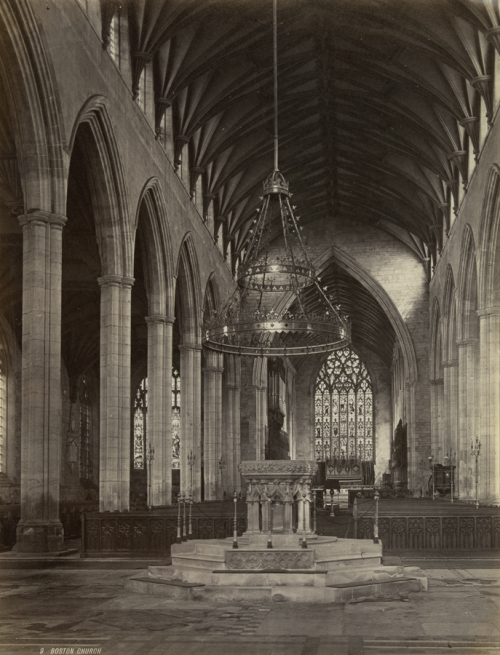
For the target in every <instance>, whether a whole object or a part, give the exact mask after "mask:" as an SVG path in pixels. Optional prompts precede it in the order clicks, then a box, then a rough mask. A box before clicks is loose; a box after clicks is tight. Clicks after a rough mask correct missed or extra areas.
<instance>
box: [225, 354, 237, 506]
mask: <svg viewBox="0 0 500 655" xmlns="http://www.w3.org/2000/svg"><path fill="white" fill-rule="evenodd" d="M225 364H226V366H225V386H224V403H223V412H224V418H225V424H224V433H223V436H224V437H225V438H226V441H225V446H224V451H225V453H226V456H225V459H226V465H227V468H226V477H225V483H226V484H225V485H224V489H225V490H226V492H227V493H228V494H231V493H233V491H237V492H239V491H241V477H240V474H239V469H238V467H239V464H240V462H241V445H240V442H241V434H240V387H241V361H240V358H239V357H238V356H237V355H227V356H226V359H225Z"/></svg>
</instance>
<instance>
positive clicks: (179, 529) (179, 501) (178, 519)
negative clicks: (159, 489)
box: [175, 494, 182, 544]
mask: <svg viewBox="0 0 500 655" xmlns="http://www.w3.org/2000/svg"><path fill="white" fill-rule="evenodd" d="M177 505H178V508H179V511H178V513H177V538H176V540H175V543H176V544H181V543H182V533H181V494H179V495H178V496H177Z"/></svg>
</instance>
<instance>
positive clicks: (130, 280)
mask: <svg viewBox="0 0 500 655" xmlns="http://www.w3.org/2000/svg"><path fill="white" fill-rule="evenodd" d="M134 282H135V278H134V277H128V276H126V275H124V276H123V277H122V287H130V288H132V287H133V286H134Z"/></svg>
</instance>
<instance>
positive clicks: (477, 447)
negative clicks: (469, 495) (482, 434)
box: [470, 437, 481, 509]
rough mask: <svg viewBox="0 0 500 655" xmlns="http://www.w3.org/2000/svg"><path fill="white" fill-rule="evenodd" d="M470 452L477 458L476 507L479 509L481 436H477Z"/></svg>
mask: <svg viewBox="0 0 500 655" xmlns="http://www.w3.org/2000/svg"><path fill="white" fill-rule="evenodd" d="M470 454H471V456H472V457H474V459H475V460H476V509H478V508H479V494H478V488H479V467H478V461H479V455H480V454H481V442H480V441H479V437H476V442H475V443H471V445H470Z"/></svg>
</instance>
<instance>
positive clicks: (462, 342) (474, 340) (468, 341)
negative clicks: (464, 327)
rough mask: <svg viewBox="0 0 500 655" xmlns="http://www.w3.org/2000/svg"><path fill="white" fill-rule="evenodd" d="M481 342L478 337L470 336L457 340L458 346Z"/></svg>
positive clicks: (473, 344)
mask: <svg viewBox="0 0 500 655" xmlns="http://www.w3.org/2000/svg"><path fill="white" fill-rule="evenodd" d="M478 343H479V339H477V338H476V337H469V338H468V339H460V340H459V341H457V346H458V348H463V347H464V346H475V345H477V344H478Z"/></svg>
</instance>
